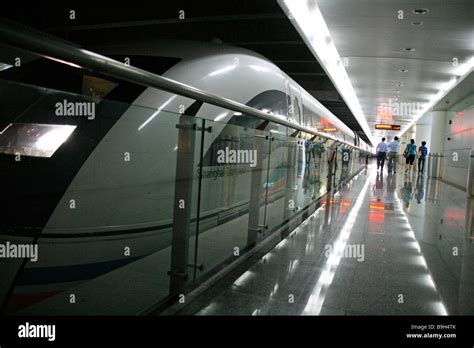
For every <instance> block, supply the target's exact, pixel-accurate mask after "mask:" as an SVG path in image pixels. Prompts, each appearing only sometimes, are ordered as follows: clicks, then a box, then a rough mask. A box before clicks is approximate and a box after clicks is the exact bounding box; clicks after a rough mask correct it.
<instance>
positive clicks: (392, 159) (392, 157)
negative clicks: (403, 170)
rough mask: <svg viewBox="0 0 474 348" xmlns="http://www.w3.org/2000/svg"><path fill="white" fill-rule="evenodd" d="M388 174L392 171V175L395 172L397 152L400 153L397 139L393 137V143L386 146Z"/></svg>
mask: <svg viewBox="0 0 474 348" xmlns="http://www.w3.org/2000/svg"><path fill="white" fill-rule="evenodd" d="M387 147H388V172H389V173H390V172H391V171H392V170H393V174H395V173H396V172H397V162H398V152H399V151H400V141H399V140H398V137H394V138H393V141H392V142H390V144H388V146H387Z"/></svg>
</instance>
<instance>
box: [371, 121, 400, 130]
mask: <svg viewBox="0 0 474 348" xmlns="http://www.w3.org/2000/svg"><path fill="white" fill-rule="evenodd" d="M375 129H383V130H394V131H399V130H400V125H398V124H380V123H379V124H376V125H375Z"/></svg>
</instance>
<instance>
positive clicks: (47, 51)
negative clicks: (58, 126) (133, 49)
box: [0, 19, 369, 152]
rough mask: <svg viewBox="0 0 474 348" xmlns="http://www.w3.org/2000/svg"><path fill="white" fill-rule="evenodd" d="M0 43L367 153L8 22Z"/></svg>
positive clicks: (1, 27) (0, 30)
mask: <svg viewBox="0 0 474 348" xmlns="http://www.w3.org/2000/svg"><path fill="white" fill-rule="evenodd" d="M0 42H1V43H3V44H5V45H8V46H12V47H15V48H19V49H22V50H25V51H28V52H31V53H34V54H37V55H39V56H42V57H44V58H48V59H53V60H55V61H59V62H61V63H64V64H72V65H76V66H77V67H79V68H83V69H86V70H88V71H91V72H94V73H100V74H103V75H107V76H111V77H114V78H118V79H121V80H125V81H129V82H132V83H135V84H138V85H143V86H146V87H153V88H158V89H161V90H164V91H167V92H171V93H175V94H179V95H182V96H185V97H188V98H191V99H195V100H199V101H202V102H205V103H208V104H212V105H216V106H220V107H223V108H226V109H229V110H232V111H236V112H241V113H244V114H248V115H252V116H255V117H258V118H260V119H263V120H266V121H270V122H273V123H276V124H279V125H283V126H286V127H290V128H293V129H297V130H299V131H302V132H305V133H309V134H313V135H317V136H320V137H324V138H327V139H331V140H333V141H336V142H339V143H341V144H345V145H348V146H351V147H354V148H358V149H360V150H362V151H366V152H369V151H367V150H365V149H363V148H361V147H359V146H356V145H354V144H351V143H349V142H347V141H345V140H341V139H337V138H335V137H333V136H330V135H326V134H322V133H320V132H318V131H317V130H316V129H313V128H308V127H303V126H301V125H298V124H296V123H293V122H290V121H287V120H284V119H281V118H279V117H276V116H273V115H271V114H268V113H266V112H263V111H261V110H258V109H255V108H252V107H250V106H247V105H245V104H242V103H239V102H236V101H234V100H231V99H227V98H224V97H221V96H218V95H216V94H212V93H208V92H206V91H203V90H200V89H198V88H195V87H193V86H190V85H187V84H184V83H181V82H178V81H175V80H172V79H169V78H166V77H163V76H160V75H157V74H153V73H151V72H149V71H146V70H143V69H139V68H136V67H133V66H130V65H126V64H125V63H122V62H119V61H116V60H114V59H110V58H108V57H105V56H103V55H100V54H97V53H94V52H92V51H88V50H85V49H82V48H80V47H78V46H77V45H74V44H71V43H69V42H67V41H64V40H61V39H58V38H56V37H53V36H51V35H49V34H46V33H43V32H39V31H37V30H34V29H31V28H27V27H24V26H19V25H17V24H14V23H12V22H11V21H6V20H3V19H2V20H0Z"/></svg>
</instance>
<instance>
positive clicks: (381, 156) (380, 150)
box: [376, 138, 387, 171]
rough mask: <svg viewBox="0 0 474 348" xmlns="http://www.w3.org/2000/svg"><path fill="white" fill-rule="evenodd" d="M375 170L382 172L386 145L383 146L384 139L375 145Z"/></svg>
mask: <svg viewBox="0 0 474 348" xmlns="http://www.w3.org/2000/svg"><path fill="white" fill-rule="evenodd" d="M376 151H377V170H379V168H380V169H381V170H382V171H383V165H384V164H385V158H386V157H387V144H385V138H382V141H381V142H380V143H379V144H378V145H377V149H376Z"/></svg>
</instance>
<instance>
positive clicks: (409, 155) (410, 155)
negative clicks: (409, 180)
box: [403, 139, 416, 173]
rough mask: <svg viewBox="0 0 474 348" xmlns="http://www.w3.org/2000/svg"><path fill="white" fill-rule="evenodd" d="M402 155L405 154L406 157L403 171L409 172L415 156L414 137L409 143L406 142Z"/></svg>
mask: <svg viewBox="0 0 474 348" xmlns="http://www.w3.org/2000/svg"><path fill="white" fill-rule="evenodd" d="M403 156H405V158H406V169H405V173H409V172H411V170H412V168H413V163H414V162H415V157H416V145H415V139H411V140H410V144H407V147H406V149H405V152H404V153H403Z"/></svg>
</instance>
